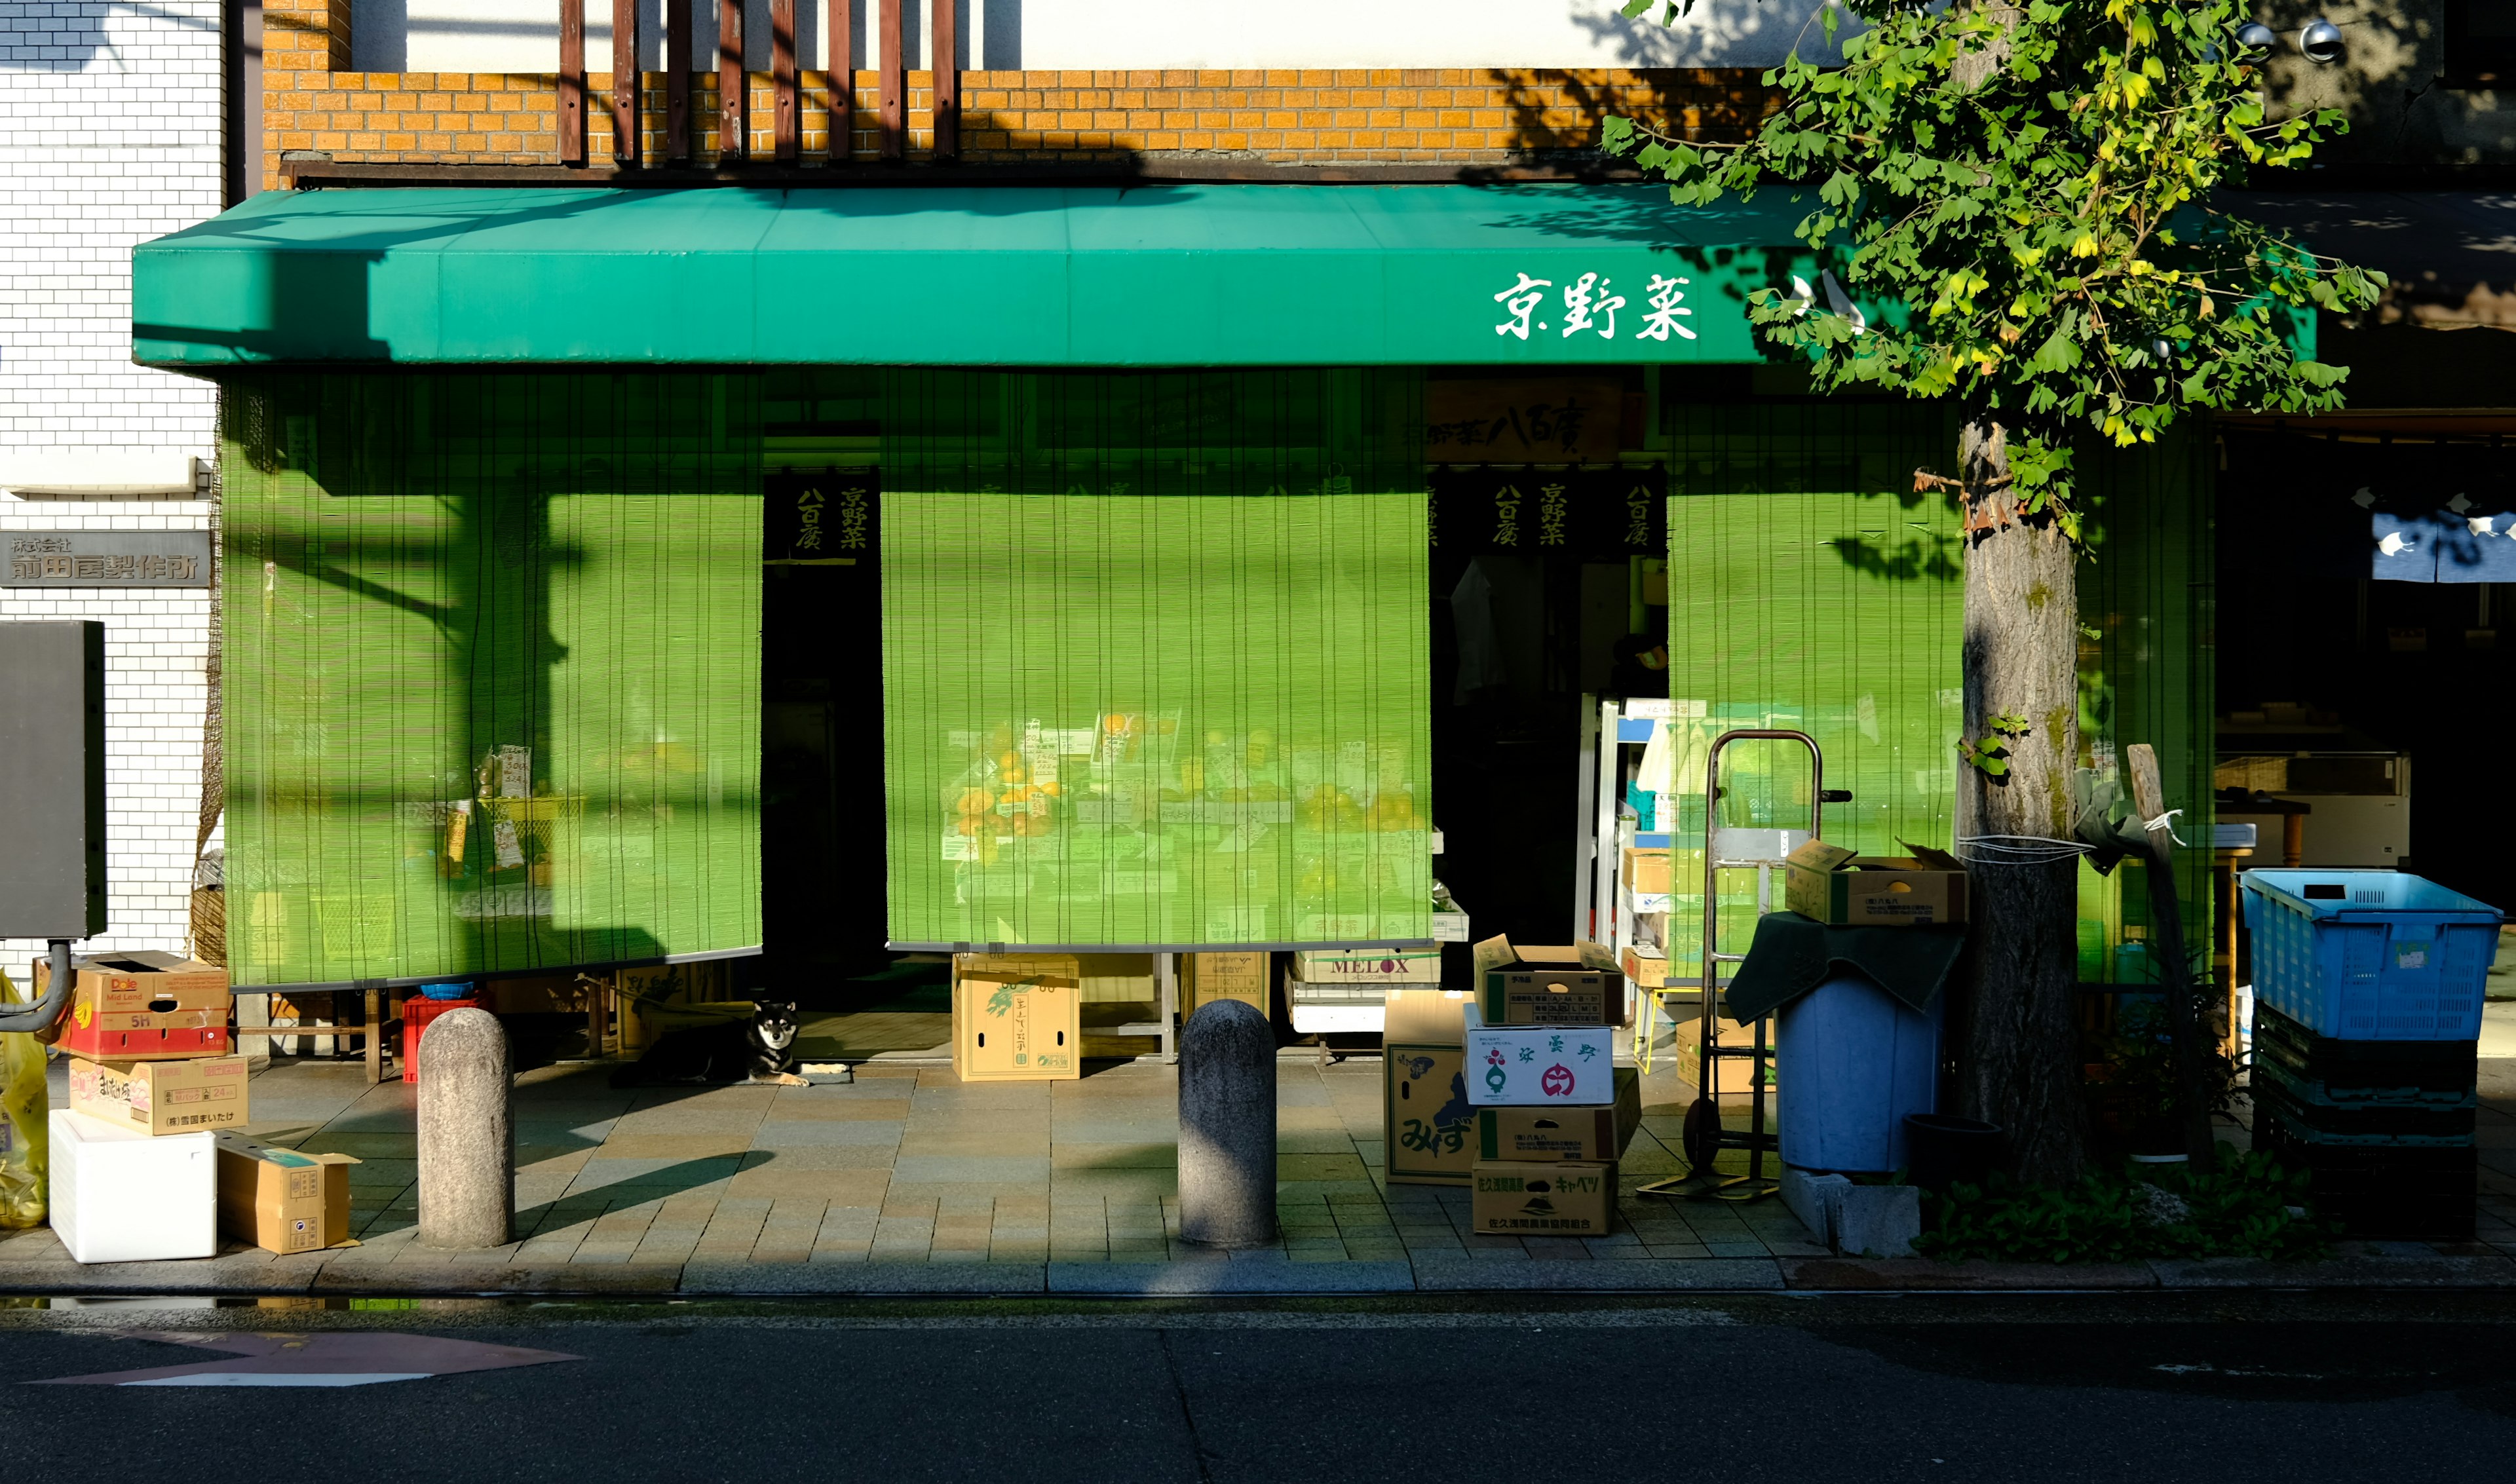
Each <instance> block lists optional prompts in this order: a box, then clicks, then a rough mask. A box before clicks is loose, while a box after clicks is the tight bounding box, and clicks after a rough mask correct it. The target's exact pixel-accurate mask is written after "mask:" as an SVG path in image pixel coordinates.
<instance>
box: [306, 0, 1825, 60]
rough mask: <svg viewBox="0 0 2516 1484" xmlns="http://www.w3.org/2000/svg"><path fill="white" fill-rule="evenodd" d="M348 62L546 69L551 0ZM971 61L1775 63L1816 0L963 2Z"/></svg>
mask: <svg viewBox="0 0 2516 1484" xmlns="http://www.w3.org/2000/svg"><path fill="white" fill-rule="evenodd" d="M639 3H640V5H641V7H642V14H643V15H644V18H645V19H644V20H643V21H641V22H640V25H639V31H640V42H641V48H640V50H641V53H642V58H641V63H642V65H644V66H646V67H648V68H650V69H654V68H660V67H661V66H662V65H663V40H662V36H663V14H664V6H663V0H639ZM885 3H886V0H861V3H860V4H859V6H858V7H857V18H856V26H857V37H856V52H855V54H856V57H857V64H858V65H859V66H869V65H871V60H870V59H871V47H870V45H869V42H870V40H871V39H872V38H873V37H875V36H878V35H879V34H880V30H879V25H880V21H879V19H878V18H879V16H880V14H881V7H882V6H883V4H885ZM910 3H911V5H912V10H911V12H910V13H909V14H907V15H906V16H904V17H903V18H902V19H903V28H902V29H903V34H904V35H905V37H906V38H907V47H906V51H907V53H908V64H909V65H910V66H912V67H922V66H925V65H926V64H927V54H926V48H925V45H924V43H923V38H924V37H925V36H926V34H927V22H928V20H929V18H930V17H931V14H932V9H931V8H932V5H933V4H934V0H910ZM960 5H961V10H960V16H961V46H960V51H961V57H960V64H961V65H963V66H965V67H995V68H1012V67H1029V68H1042V69H1046V68H1055V69H1064V70H1076V71H1082V70H1109V69H1139V70H1141V69H1146V68H1156V67H1198V68H1259V67H1273V68H1285V67H1313V68H1319V67H1549V68H1552V67H1614V66H1770V65H1772V64H1775V63H1777V62H1780V61H1781V60H1782V58H1783V57H1785V56H1786V55H1788V54H1789V52H1790V50H1791V48H1792V46H1793V44H1794V43H1795V42H1797V41H1799V40H1800V38H1802V37H1803V36H1805V37H1807V38H1808V43H1809V45H1810V46H1811V47H1815V46H1818V45H1821V44H1822V35H1821V32H1820V30H1819V27H1818V25H1817V24H1816V21H1815V17H1816V14H1817V10H1818V6H1819V0H1702V3H1700V4H1698V6H1697V8H1696V11H1695V14H1694V15H1692V16H1689V17H1687V18H1685V19H1684V20H1681V21H1679V22H1678V23H1677V24H1676V25H1675V26H1673V27H1670V28H1667V29H1662V28H1661V27H1660V26H1658V25H1657V24H1656V23H1654V22H1653V21H1649V20H1636V21H1628V20H1625V19H1624V18H1623V17H1621V16H1619V15H1617V14H1616V11H1617V9H1618V0H1274V3H1272V4H1266V5H1215V4H1195V3H1191V0H960ZM692 12H693V17H692V30H693V32H694V33H695V35H694V38H693V39H694V41H695V43H696V46H695V52H694V55H695V56H697V57H698V58H699V59H700V65H701V66H705V65H707V59H709V58H711V57H712V56H713V55H714V50H715V45H716V5H715V0H692ZM796 12H797V15H796V29H797V31H798V32H799V35H798V38H797V46H798V48H799V50H800V52H801V54H802V56H803V58H804V64H805V65H807V66H813V67H818V66H822V65H824V64H826V62H827V59H828V56H829V50H828V46H827V43H826V41H825V40H824V38H825V37H826V36H827V35H828V31H827V29H826V26H827V17H828V5H827V0H798V4H797V7H796ZM558 16H559V7H558V4H557V3H556V0H356V10H355V11H354V13H353V17H352V22H351V32H350V36H351V46H352V50H353V61H354V65H355V66H356V68H357V69H358V70H360V71H378V72H399V71H411V72H547V71H550V70H552V69H553V68H555V67H556V66H557V65H558V64H559V19H558ZM744 18H745V19H744V21H743V40H744V52H745V59H744V60H745V63H746V64H748V65H750V66H752V67H766V66H768V65H769V0H745V10H744ZM585 20H586V62H587V65H588V66H589V67H591V68H592V69H594V70H596V71H608V70H609V66H610V58H611V7H610V5H609V4H608V3H607V0H587V4H586V18H585Z"/></svg>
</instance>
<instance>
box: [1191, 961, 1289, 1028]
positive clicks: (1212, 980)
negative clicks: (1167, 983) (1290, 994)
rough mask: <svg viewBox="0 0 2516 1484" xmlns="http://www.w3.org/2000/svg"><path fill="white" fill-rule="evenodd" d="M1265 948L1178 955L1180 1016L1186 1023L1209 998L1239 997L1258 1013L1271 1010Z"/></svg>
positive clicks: (1263, 1013)
mask: <svg viewBox="0 0 2516 1484" xmlns="http://www.w3.org/2000/svg"><path fill="white" fill-rule="evenodd" d="M1270 956H1271V955H1269V954H1266V953H1264V952H1256V953H1229V954H1180V955H1179V974H1180V1019H1181V1020H1182V1022H1183V1023H1185V1022H1186V1021H1187V1019H1188V1017H1190V1016H1192V1015H1195V1013H1196V1012H1197V1009H1198V1007H1199V1006H1201V1005H1203V1004H1204V1003H1205V1002H1206V1001H1207V1000H1210V999H1237V1000H1239V1001H1240V1002H1241V1003H1242V1004H1245V1005H1247V1006H1249V1007H1250V1008H1251V1009H1254V1010H1256V1011H1257V1012H1258V1013H1259V1014H1261V1015H1265V1014H1267V1013H1268V1006H1267V1000H1268V997H1269V990H1270V988H1271V987H1270V986H1269V984H1268V981H1267V960H1268V958H1269V957H1270Z"/></svg>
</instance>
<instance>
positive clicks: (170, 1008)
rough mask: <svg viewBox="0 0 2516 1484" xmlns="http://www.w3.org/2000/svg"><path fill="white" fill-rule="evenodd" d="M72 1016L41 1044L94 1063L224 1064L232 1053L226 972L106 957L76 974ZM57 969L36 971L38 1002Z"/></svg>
mask: <svg viewBox="0 0 2516 1484" xmlns="http://www.w3.org/2000/svg"><path fill="white" fill-rule="evenodd" d="M71 973H72V975H73V976H74V983H73V985H72V987H71V991H70V1005H69V1013H68V1014H66V1015H63V1017H62V1018H61V1019H60V1020H58V1021H55V1022H54V1023H53V1026H52V1029H51V1030H50V1031H48V1032H45V1033H43V1034H42V1035H41V1036H39V1037H38V1038H37V1039H51V1040H54V1041H57V1042H58V1043H59V1044H60V1045H61V1048H62V1049H63V1050H64V1051H67V1052H70V1053H71V1054H72V1055H75V1056H84V1057H87V1058H88V1059H89V1060H91V1061H163V1060H170V1059H174V1058H178V1057H194V1056H224V1055H226V1054H227V1052H228V1051H229V1050H230V1048H231V1043H230V1041H229V1039H228V1012H229V1008H230V1006H231V1003H232V997H231V996H230V995H229V994H228V971H227V970H225V969H223V968H220V967H218V966H216V965H215V964H208V963H198V962H195V961H194V960H192V959H189V958H186V957H184V956H183V955H182V954H164V953H158V952H155V951H153V950H146V951H139V952H133V953H122V954H100V955H99V956H97V957H93V958H81V959H79V960H78V961H77V962H76V963H75V964H73V965H72V966H71ZM52 979H53V968H52V965H51V964H50V963H49V962H46V961H44V960H42V959H38V960H36V963H35V974H34V980H35V996H34V997H35V998H37V999H41V998H42V997H43V996H44V992H45V991H46V989H47V988H49V987H50V985H51V984H52Z"/></svg>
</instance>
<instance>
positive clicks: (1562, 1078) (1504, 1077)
mask: <svg viewBox="0 0 2516 1484" xmlns="http://www.w3.org/2000/svg"><path fill="white" fill-rule="evenodd" d="M1466 1021H1467V1045H1468V1101H1469V1102H1471V1103H1473V1104H1475V1105H1476V1106H1478V1107H1480V1108H1514V1107H1541V1108H1543V1107H1560V1108H1577V1107H1579V1106H1581V1105H1582V1104H1584V1103H1612V1102H1614V1101H1615V1098H1616V1087H1615V1064H1616V1063H1615V1049H1616V1033H1615V1032H1614V1030H1612V1029H1611V1028H1609V1027H1607V1026H1489V1025H1487V1024H1486V1023H1485V1021H1484V1018H1483V1017H1482V1016H1481V1015H1479V1014H1478V1012H1477V1006H1476V1004H1475V1003H1474V1001H1471V1002H1470V1003H1469V1004H1468V1005H1467V1007H1466Z"/></svg>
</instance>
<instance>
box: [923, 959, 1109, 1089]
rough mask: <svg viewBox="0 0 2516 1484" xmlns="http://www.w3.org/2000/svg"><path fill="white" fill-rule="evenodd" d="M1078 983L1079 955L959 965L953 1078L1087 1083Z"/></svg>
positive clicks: (974, 961)
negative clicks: (957, 1075)
mask: <svg viewBox="0 0 2516 1484" xmlns="http://www.w3.org/2000/svg"><path fill="white" fill-rule="evenodd" d="M1061 970H1062V971H1063V972H1060V971H1061ZM1076 981H1077V975H1076V973H1075V961H1074V959H1073V957H1072V956H1071V955H1061V954H1030V955H1026V954H961V955H960V956H959V957H957V958H956V959H954V961H953V972H952V1070H953V1071H954V1072H956V1073H958V1074H959V1075H960V1077H961V1080H962V1081H972V1082H1014V1081H1022V1082H1029V1081H1073V1080H1075V1079H1077V1078H1080V1077H1081V1076H1082V1075H1083V1002H1082V998H1081V996H1080V991H1079V987H1078V985H1077V982H1076Z"/></svg>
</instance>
